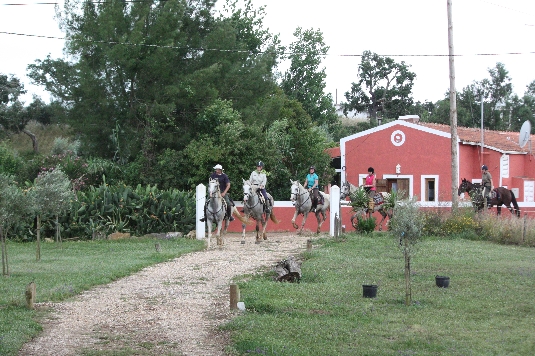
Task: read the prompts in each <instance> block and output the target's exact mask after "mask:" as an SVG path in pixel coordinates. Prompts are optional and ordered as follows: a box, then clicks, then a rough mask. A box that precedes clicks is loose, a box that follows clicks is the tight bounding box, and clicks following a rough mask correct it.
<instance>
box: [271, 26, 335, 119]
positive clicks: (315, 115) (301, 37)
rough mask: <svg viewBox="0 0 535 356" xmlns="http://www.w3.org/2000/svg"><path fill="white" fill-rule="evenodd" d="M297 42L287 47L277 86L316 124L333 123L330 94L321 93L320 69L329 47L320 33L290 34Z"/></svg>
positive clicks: (323, 74)
mask: <svg viewBox="0 0 535 356" xmlns="http://www.w3.org/2000/svg"><path fill="white" fill-rule="evenodd" d="M294 36H295V37H297V40H296V41H295V42H293V43H292V44H290V48H289V52H290V53H289V54H288V57H289V58H290V60H291V64H290V68H289V69H288V70H287V71H286V73H284V77H283V79H282V83H281V87H282V89H283V91H284V93H285V94H286V95H288V97H290V98H292V99H295V100H297V101H299V102H300V103H301V104H302V105H303V108H304V109H305V111H306V112H307V113H308V114H309V115H310V117H311V118H312V121H313V122H315V123H316V124H318V125H333V124H334V123H336V119H337V116H336V112H335V108H334V103H333V100H332V97H331V95H330V94H327V95H326V94H325V93H324V90H325V86H326V83H325V78H326V77H327V74H326V73H325V67H323V68H320V65H321V61H322V60H323V59H324V58H325V56H326V55H327V52H328V51H329V47H328V46H327V45H325V42H324V40H323V34H322V33H321V31H320V30H316V31H314V30H312V29H310V30H303V29H302V28H301V27H299V28H297V29H296V30H295V32H294Z"/></svg>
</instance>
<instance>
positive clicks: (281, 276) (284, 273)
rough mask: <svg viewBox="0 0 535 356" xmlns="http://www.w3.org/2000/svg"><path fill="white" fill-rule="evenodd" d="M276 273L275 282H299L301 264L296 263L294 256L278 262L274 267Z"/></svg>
mask: <svg viewBox="0 0 535 356" xmlns="http://www.w3.org/2000/svg"><path fill="white" fill-rule="evenodd" d="M275 272H276V273H277V277H276V280H277V281H279V282H299V280H300V279H301V262H299V261H297V260H296V259H295V257H294V256H289V257H288V258H287V259H285V260H282V261H280V262H279V263H277V265H276V266H275Z"/></svg>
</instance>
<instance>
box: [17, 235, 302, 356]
mask: <svg viewBox="0 0 535 356" xmlns="http://www.w3.org/2000/svg"><path fill="white" fill-rule="evenodd" d="M309 238H310V235H309V236H307V235H304V234H303V235H292V234H289V233H284V234H282V233H277V234H274V233H272V234H269V236H268V240H267V241H263V242H262V243H261V244H259V245H256V244H255V243H254V238H251V234H250V233H248V236H247V241H246V244H241V234H231V233H229V234H227V236H226V238H225V245H224V246H223V247H222V248H217V247H212V248H210V249H208V250H206V251H200V252H195V253H191V254H187V255H184V256H182V257H179V258H176V259H174V260H172V261H169V262H166V263H161V264H158V265H155V266H152V267H148V268H145V269H143V270H142V271H140V272H139V273H136V274H135V275H132V276H129V277H126V278H123V279H121V280H118V281H116V282H113V283H110V284H107V285H104V286H100V287H97V288H94V289H92V290H90V291H87V292H85V293H82V294H81V295H79V296H77V297H76V298H75V299H74V300H73V301H69V302H61V303H39V304H38V305H37V306H38V307H41V308H46V307H50V308H52V310H53V312H52V313H51V315H50V317H49V318H47V319H46V320H45V321H44V330H43V333H42V334H41V335H40V336H38V337H37V338H35V339H34V340H32V341H31V342H29V343H27V344H25V345H24V347H23V348H22V350H21V351H20V353H19V355H23V356H31V355H40V356H43V355H54V356H59V355H81V354H82V353H84V352H87V353H89V354H91V352H92V351H91V350H93V352H97V353H98V351H103V352H105V354H107V355H109V354H114V352H117V354H119V352H121V353H120V354H121V355H203V356H207V355H225V352H224V349H225V345H226V344H227V343H228V335H226V334H225V333H224V332H221V331H220V330H218V326H219V325H220V324H222V323H224V322H227V321H228V320H230V319H231V318H232V316H233V315H236V313H238V312H236V311H230V310H229V309H230V308H229V285H230V283H231V282H232V278H233V277H235V276H239V275H243V274H250V273H254V272H256V271H258V270H259V269H261V268H262V267H267V268H272V267H274V266H275V265H276V263H277V262H278V261H280V260H282V259H285V258H287V257H288V256H289V255H292V254H294V255H297V254H299V253H300V252H303V251H304V250H306V241H307V240H308V239H309ZM213 240H214V241H215V239H213Z"/></svg>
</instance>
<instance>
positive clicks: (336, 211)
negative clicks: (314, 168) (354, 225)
mask: <svg viewBox="0 0 535 356" xmlns="http://www.w3.org/2000/svg"><path fill="white" fill-rule="evenodd" d="M330 193H331V196H330V198H331V214H330V216H329V223H330V224H329V225H330V226H329V235H330V236H335V228H334V227H335V224H337V221H336V220H337V219H336V217H338V219H341V215H340V210H341V209H340V187H339V186H337V185H333V186H332V187H331V191H330Z"/></svg>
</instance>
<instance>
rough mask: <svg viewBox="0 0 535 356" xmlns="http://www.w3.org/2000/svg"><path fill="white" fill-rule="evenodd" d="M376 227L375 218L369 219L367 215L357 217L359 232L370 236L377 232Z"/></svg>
mask: <svg viewBox="0 0 535 356" xmlns="http://www.w3.org/2000/svg"><path fill="white" fill-rule="evenodd" d="M375 226H376V219H375V217H374V216H372V217H369V218H368V217H366V216H365V215H360V214H358V215H357V227H356V230H357V232H359V233H364V234H369V233H371V232H373V231H374V230H375Z"/></svg>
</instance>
